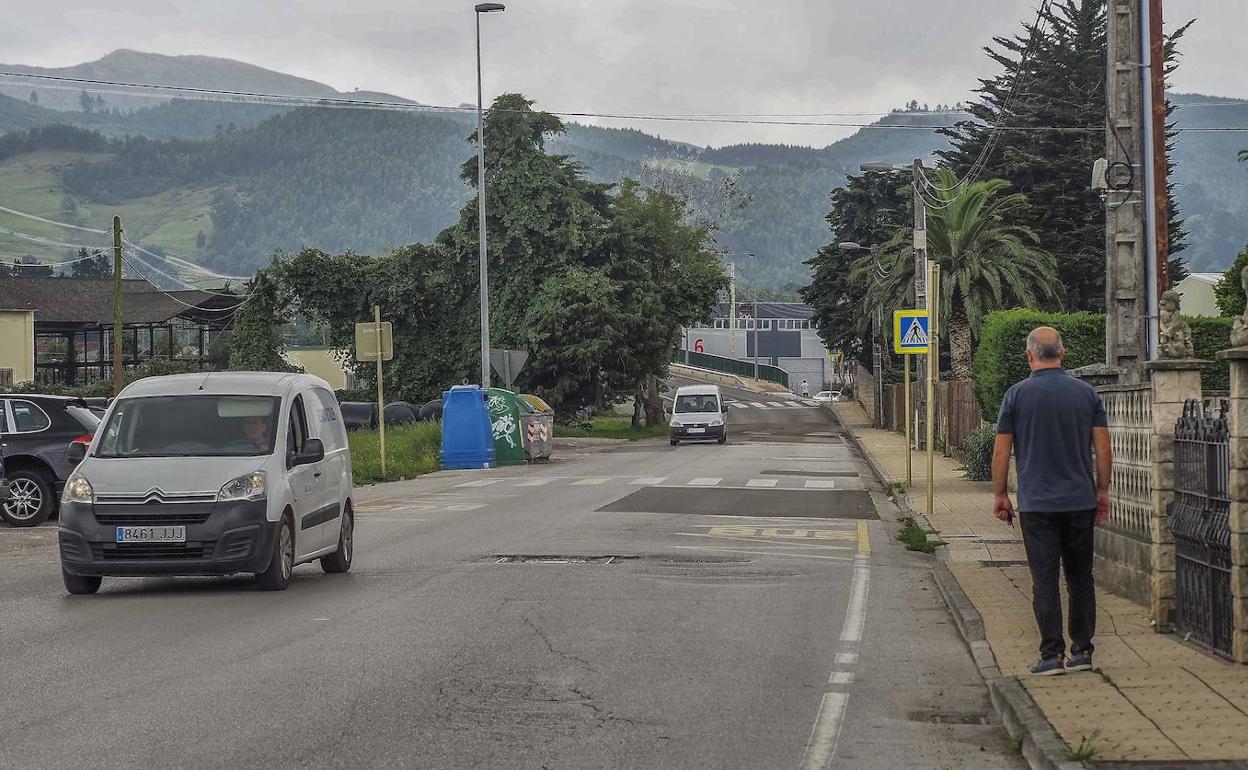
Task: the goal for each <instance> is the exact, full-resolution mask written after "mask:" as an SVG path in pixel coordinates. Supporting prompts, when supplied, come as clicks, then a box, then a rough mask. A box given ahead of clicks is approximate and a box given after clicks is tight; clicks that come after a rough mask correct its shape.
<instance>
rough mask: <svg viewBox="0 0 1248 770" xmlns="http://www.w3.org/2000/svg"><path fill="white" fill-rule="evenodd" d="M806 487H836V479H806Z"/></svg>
mask: <svg viewBox="0 0 1248 770" xmlns="http://www.w3.org/2000/svg"><path fill="white" fill-rule="evenodd" d="M806 488H807V489H836V481H835V480H833V479H807V480H806Z"/></svg>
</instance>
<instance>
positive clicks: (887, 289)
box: [852, 169, 1058, 380]
mask: <svg viewBox="0 0 1248 770" xmlns="http://www.w3.org/2000/svg"><path fill="white" fill-rule="evenodd" d="M935 177H936V178H935V180H934V182H933V184H932V185H931V186H930V188H929V190H928V193H927V195H926V197H927V206H928V211H927V249H928V255H929V257H930V258H931V259H934V260H936V261H937V262H938V263H939V264H940V310H941V318H940V321H941V328H942V329H944V330H947V334H948V338H949V354H950V359H951V362H952V368H953V377H954V379H957V380H969V379H971V377H972V362H973V359H974V340H975V338H976V337H978V336H979V326H980V324H981V323H982V321H983V319H984V316H986V315H987V314H988V313H991V312H992V311H994V310H1000V309H1002V308H1005V307H1008V306H1010V305H1015V304H1019V305H1023V306H1026V307H1035V306H1037V305H1038V304H1039V303H1040V302H1041V301H1046V300H1047V301H1057V299H1058V293H1057V291H1056V283H1057V260H1056V258H1055V257H1054V256H1053V255H1052V254H1050V253H1049V252H1047V251H1045V250H1043V249H1041V248H1040V245H1039V244H1040V239H1039V237H1038V236H1037V235H1036V234H1035V232H1033V231H1032V230H1030V229H1029V228H1026V227H1023V226H1021V225H1014V224H1010V223H1009V222H1010V219H1011V215H1012V214H1013V213H1014V212H1015V211H1016V210H1017V209H1019V208H1020V207H1021V206H1022V205H1024V203H1025V198H1024V197H1023V196H1022V194H1020V193H1010V194H1008V195H1007V194H1003V191H1004V190H1005V189H1006V188H1007V187H1009V186H1010V183H1009V182H1007V181H1005V180H1003V179H991V180H987V181H983V182H974V183H970V184H968V183H966V182H959V180H958V178H957V177H956V176H955V175H954V173H953V172H952V171H949V170H948V169H940V170H938V171H937V172H936V175H935ZM911 241H912V236H911V232H910V231H909V230H901V231H898V232H897V233H896V234H895V235H894V236H893V238H891V239H890V240H889V241H888V242H887V243H885V244H884V245H883V246H881V247H880V248H879V249H878V250H877V251H876V253H872V254H867V255H865V256H863V257H861V258H860V259H859V260H858V261H857V262H856V263H855V266H854V271H853V274H852V275H853V280H854V282H855V283H858V284H859V285H867V286H869V288H868V290H867V293H866V296H865V298H864V301H863V311H864V314H865V316H866V317H868V318H869V317H870V314H872V313H874V312H875V308H877V307H880V306H883V307H885V308H888V309H895V308H905V307H911V306H912V303H913V301H914V268H913V265H914V248H913V246H912V245H911Z"/></svg>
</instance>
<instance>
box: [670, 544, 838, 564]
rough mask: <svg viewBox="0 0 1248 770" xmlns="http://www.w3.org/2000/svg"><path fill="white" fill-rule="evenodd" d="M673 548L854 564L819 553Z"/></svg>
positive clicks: (684, 546)
mask: <svg viewBox="0 0 1248 770" xmlns="http://www.w3.org/2000/svg"><path fill="white" fill-rule="evenodd" d="M672 547H673V548H680V549H682V550H688V551H726V552H728V553H749V554H756V555H758V556H793V557H796V558H798V559H823V560H825V561H844V562H852V561H853V560H854V559H853V558H851V557H849V556H821V555H820V554H817V553H785V552H784V551H747V550H745V549H743V548H707V547H705V546H700V545H674V546H672Z"/></svg>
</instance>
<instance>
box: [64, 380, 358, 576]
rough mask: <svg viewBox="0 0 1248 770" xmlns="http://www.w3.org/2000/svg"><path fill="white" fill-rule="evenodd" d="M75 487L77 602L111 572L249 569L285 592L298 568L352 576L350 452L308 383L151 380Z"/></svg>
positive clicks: (325, 400)
mask: <svg viewBox="0 0 1248 770" xmlns="http://www.w3.org/2000/svg"><path fill="white" fill-rule="evenodd" d="M75 447H76V448H75V450H74V451H73V452H72V453H71V456H72V455H76V457H75V458H74V459H79V460H81V463H80V464H79V465H78V466H77V470H75V471H74V472H73V474H72V475H71V476H70V477H69V479H68V481H67V482H66V484H65V495H64V498H63V501H62V510H61V520H60V529H59V532H58V535H59V542H60V549H61V572H62V577H63V578H64V582H65V589H66V590H67V591H69V592H70V593H71V594H93V593H95V592H96V591H98V590H99V588H100V582H101V579H102V578H103V577H105V576H109V575H154V574H162V575H228V574H232V573H236V572H250V573H254V574H255V576H256V580H257V583H258V584H259V585H260V587H261V588H263V589H266V590H271V591H280V590H282V589H284V588H286V586H287V584H288V583H289V581H290V575H291V571H292V570H293V569H294V567H295V565H297V564H301V563H303V562H309V561H313V560H316V559H319V560H320V562H321V568H322V569H324V571H325V572H330V573H337V572H346V571H347V570H348V569H350V568H351V558H352V551H353V540H354V519H353V509H352V497H351V496H352V487H351V453H350V449H349V448H348V446H347V432H346V429H345V428H344V427H343V423H342V411H341V410H340V409H339V407H338V400H337V399H336V398H335V397H334V392H333V391H332V390H330V388H329V385H328V384H326V383H325V381H324V380H322V379H320V378H318V377H313V376H311V375H306V374H280V373H256V372H228V373H226V372H223V373H217V374H212V375H209V376H207V377H205V376H204V375H203V374H193V375H172V376H165V377H149V378H146V379H142V380H139V381H137V382H135V383H132V384H131V385H129V386H127V387H126V389H125V390H123V391H122V392H121V395H120V396H118V397H117V400H116V401H114V402H113V405H112V406H111V407H109V410H108V415H107V416H106V417H105V422H104V424H103V425H102V426H101V429H100V431H99V432H98V433H97V435H96V438H95V440H94V441H93V442H92V443H91V444H90V446H89V448H86V449H84V448H83V447H82V445H80V444H79V445H75Z"/></svg>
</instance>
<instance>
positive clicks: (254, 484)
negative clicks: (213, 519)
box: [217, 471, 265, 503]
mask: <svg viewBox="0 0 1248 770" xmlns="http://www.w3.org/2000/svg"><path fill="white" fill-rule="evenodd" d="M264 497H265V489H264V471H256V472H255V473H248V474H247V475H245V476H239V477H238V478H236V479H232V480H230V481H227V482H225V485H224V486H222V487H221V491H220V492H217V502H218V503H226V502H233V501H238V500H263V499H264Z"/></svg>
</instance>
